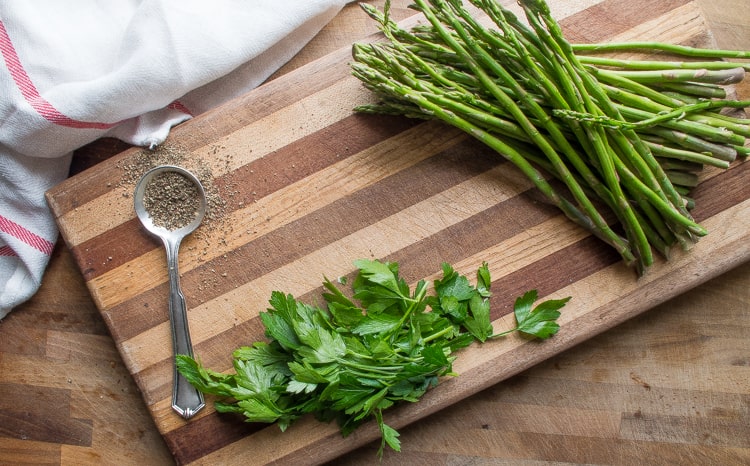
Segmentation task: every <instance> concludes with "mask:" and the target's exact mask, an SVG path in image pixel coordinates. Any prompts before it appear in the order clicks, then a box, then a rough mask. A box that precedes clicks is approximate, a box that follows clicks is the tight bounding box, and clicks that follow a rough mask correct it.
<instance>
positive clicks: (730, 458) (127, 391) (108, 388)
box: [0, 0, 750, 465]
mask: <svg viewBox="0 0 750 466" xmlns="http://www.w3.org/2000/svg"><path fill="white" fill-rule="evenodd" d="M560 1H562V0H560ZM745 1H746V0H713V1H711V0H698V3H699V4H700V5H701V7H702V8H703V9H704V12H705V14H706V17H707V19H708V21H709V23H710V27H711V30H712V32H713V33H714V35H715V37H716V41H717V45H718V46H719V47H722V48H734V49H743V50H750V11H748V9H747V8H746V5H745ZM371 3H374V4H376V5H382V3H383V2H382V1H374V2H371ZM408 3H409V1H406V0H394V1H393V8H394V15H400V16H401V17H404V16H406V15H408V14H410V13H409V12H408V11H407V10H405V6H406V5H407V4H408ZM372 30H373V25H372V23H371V22H369V21H368V20H366V19H365V18H364V16H363V15H362V14H361V13H360V12H359V10H358V8H357V7H356V5H349V6H347V7H346V8H345V9H344V10H343V11H342V12H341V14H340V15H339V16H338V17H337V18H335V19H334V20H333V21H332V22H331V24H330V25H329V26H328V27H326V29H324V30H323V31H322V32H321V34H319V36H318V37H317V38H316V39H315V40H314V41H313V42H312V43H310V44H309V45H308V46H307V47H306V48H305V49H304V50H303V51H302V52H301V53H300V54H299V55H298V56H297V57H295V59H294V60H293V61H292V62H290V63H289V64H288V65H287V66H285V67H284V68H283V69H282V70H280V71H279V74H282V73H285V72H288V71H290V70H292V69H294V68H296V67H298V66H300V65H302V64H304V63H307V62H309V61H311V60H314V59H315V58H318V57H320V56H323V55H325V54H327V53H329V52H330V51H333V50H336V49H338V48H340V47H342V46H346V45H348V44H349V43H351V41H352V40H355V39H357V38H359V37H362V36H364V35H366V34H367V33H369V32H372ZM738 91H739V94H740V97H743V98H745V99H748V98H750V84H749V83H744V84H743V85H741V86H740V88H739V90H738ZM124 148H125V146H124V145H123V144H121V143H119V142H116V141H113V140H103V141H98V142H97V143H94V144H92V145H90V146H88V147H86V148H84V149H82V150H80V151H79V152H78V153H77V154H76V157H75V160H74V166H73V171H74V172H77V171H81V170H83V169H85V168H87V167H90V166H92V165H93V164H95V163H97V162H99V161H101V160H103V159H105V158H107V157H108V156H110V155H112V154H115V153H117V152H120V151H121V150H123V149H124ZM748 285H750V264H745V265H743V266H740V267H738V268H736V269H734V270H732V271H730V272H728V273H726V274H724V275H722V276H720V277H718V278H716V279H713V280H711V281H710V282H708V283H705V284H703V285H701V286H699V287H697V288H695V289H693V290H691V291H689V292H687V293H685V294H683V295H681V296H679V297H677V298H675V299H672V300H670V301H668V302H666V303H664V304H662V305H660V306H658V307H656V308H654V309H652V310H650V311H648V312H646V313H644V314H643V315H641V316H639V317H637V318H635V319H632V320H630V321H628V322H626V323H624V324H622V325H619V326H617V327H616V328H614V329H612V330H610V331H608V332H606V333H604V334H601V335H599V336H597V337H594V338H593V339H590V340H588V341H586V342H584V343H582V344H580V345H578V346H576V347H575V348H573V349H571V350H568V351H566V352H564V353H562V354H560V355H558V356H555V357H553V358H551V359H549V360H547V361H545V362H544V363H542V364H540V365H538V366H535V367H533V368H532V369H530V370H527V371H525V372H523V373H521V374H519V375H517V376H514V377H513V378H511V379H509V380H507V381H505V382H503V383H500V384H498V385H496V386H493V387H491V388H489V389H487V390H485V391H482V392H481V393H479V394H477V395H475V396H473V397H471V398H469V399H467V400H465V401H463V402H461V403H459V404H457V405H454V406H453V407H450V408H447V409H444V410H442V411H440V412H439V413H437V414H435V415H432V416H430V417H428V418H426V419H424V420H421V421H419V422H417V423H415V424H413V425H411V426H409V427H407V428H404V429H402V430H401V440H402V446H403V451H402V452H401V453H400V454H387V455H386V456H385V458H384V460H383V463H384V464H398V463H402V462H408V464H490V463H491V464H496V463H499V462H509V463H512V464H519V463H526V464H531V463H539V462H542V463H547V462H549V463H558V462H559V463H563V462H569V463H594V464H626V463H630V464H689V463H693V464H748V463H750V339H748V338H747V337H746V334H747V330H750V286H748ZM743 330H745V331H743ZM377 447H378V445H375V444H373V445H368V446H365V447H363V448H360V449H359V450H356V451H354V452H352V453H350V454H348V455H346V456H345V457H343V458H340V459H339V460H337V461H336V464H352V465H354V464H370V463H372V462H373V460H374V454H375V450H376V449H377ZM172 462H173V460H172V457H171V455H170V454H169V452H168V450H167V448H166V446H165V444H164V441H163V440H162V438H161V436H160V435H159V433H158V432H157V430H156V427H155V425H154V422H153V420H152V419H151V417H150V416H149V414H148V412H147V410H146V407H145V406H144V404H143V401H142V399H141V395H140V393H139V392H138V390H137V388H136V385H135V383H134V382H133V380H132V378H131V376H130V374H129V373H128V371H127V369H126V368H125V367H124V365H123V363H122V360H121V358H120V355H119V354H118V352H117V350H116V349H115V346H114V343H113V341H112V339H111V337H110V336H109V334H108V331H107V328H106V326H105V324H104V322H103V321H102V318H101V316H100V314H99V312H98V311H97V309H96V306H95V305H94V303H93V301H92V300H91V298H90V296H89V293H88V290H87V288H86V287H85V285H84V281H83V279H82V277H81V274H80V271H79V269H78V267H77V266H76V264H75V262H74V260H73V257H72V255H71V253H70V252H69V251H68V250H67V248H66V247H65V246H64V245H63V244H58V246H57V248H56V249H55V252H54V254H53V257H52V260H51V262H50V266H49V270H48V272H47V274H46V275H45V277H44V282H43V284H42V287H41V289H40V291H39V292H38V293H37V295H35V296H34V297H33V298H32V299H31V300H30V301H29V302H27V303H25V304H24V305H22V306H21V307H19V308H18V309H16V310H14V311H13V312H12V313H11V314H10V315H9V316H8V317H7V318H5V319H4V320H2V321H0V464H71V465H72V464H76V465H78V464H141V465H151V464H154V465H160V464H171V463H172Z"/></svg>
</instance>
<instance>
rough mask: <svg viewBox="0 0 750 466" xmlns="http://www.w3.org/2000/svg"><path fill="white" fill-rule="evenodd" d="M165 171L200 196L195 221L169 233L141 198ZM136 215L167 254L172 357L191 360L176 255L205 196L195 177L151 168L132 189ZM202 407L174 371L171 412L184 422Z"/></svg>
mask: <svg viewBox="0 0 750 466" xmlns="http://www.w3.org/2000/svg"><path fill="white" fill-rule="evenodd" d="M165 172H175V173H178V174H180V175H182V176H184V177H185V178H187V179H188V180H190V181H192V182H193V183H195V186H196V187H197V188H198V193H199V195H200V199H199V201H200V202H199V206H198V210H197V213H196V215H195V218H194V219H193V220H192V221H191V222H189V223H187V224H185V225H182V226H180V227H179V228H176V229H173V230H170V229H167V228H166V227H162V226H158V225H155V224H154V219H153V218H152V216H151V215H150V214H149V212H148V211H147V210H146V207H145V206H144V203H143V201H144V197H145V193H146V188H147V186H148V185H149V183H150V182H151V181H152V180H153V179H154V177H156V176H157V175H159V174H162V173H165ZM133 198H134V200H135V213H136V215H137V216H138V219H140V221H141V223H142V224H143V226H144V227H145V228H146V230H148V231H149V233H151V234H153V235H154V236H156V237H158V238H160V239H161V240H162V242H163V243H164V247H165V248H166V253H167V268H168V270H169V321H170V323H171V326H172V346H173V349H174V354H175V355H177V354H186V355H188V356H190V357H193V345H192V343H191V342H190V330H189V328H188V320H187V307H186V305H185V296H184V295H183V294H182V289H181V288H180V274H179V270H178V252H179V248H180V242H181V241H182V239H183V238H184V237H185V236H187V235H188V234H190V233H192V232H193V231H194V230H195V229H196V228H198V225H200V223H201V221H202V220H203V216H204V215H205V213H206V194H205V191H204V190H203V186H202V185H201V183H200V181H199V180H198V178H196V177H195V175H193V174H192V173H190V172H189V171H187V170H185V169H184V168H180V167H176V166H172V165H161V166H158V167H155V168H152V169H151V170H149V171H148V172H146V173H145V174H144V175H143V177H142V178H141V179H140V181H138V184H136V186H135V194H134V196H133ZM203 406H205V402H204V401H203V394H202V393H201V392H199V391H198V390H196V389H195V387H193V386H192V385H190V383H189V382H188V381H187V380H186V379H185V378H184V377H183V376H182V374H180V373H179V372H178V371H177V367H176V366H175V368H174V378H173V386H172V409H174V410H175V411H177V413H178V414H179V415H180V416H182V417H183V418H185V419H190V418H191V417H193V415H195V414H196V413H197V412H198V411H200V409H201V408H203Z"/></svg>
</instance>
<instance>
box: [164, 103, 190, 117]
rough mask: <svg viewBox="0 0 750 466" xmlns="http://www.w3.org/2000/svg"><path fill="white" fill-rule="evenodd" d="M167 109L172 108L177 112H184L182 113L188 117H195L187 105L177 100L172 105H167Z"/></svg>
mask: <svg viewBox="0 0 750 466" xmlns="http://www.w3.org/2000/svg"><path fill="white" fill-rule="evenodd" d="M167 108H171V109H174V110H177V111H179V112H182V113H184V114H186V115H190V116H194V115H193V112H191V111H190V109H189V108H187V107H186V106H185V104H183V103H182V102H180V101H179V100H175V101H174V102H172V103H171V104H169V105H167Z"/></svg>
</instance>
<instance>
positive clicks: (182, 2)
mask: <svg viewBox="0 0 750 466" xmlns="http://www.w3.org/2000/svg"><path fill="white" fill-rule="evenodd" d="M345 3H347V0H253V1H246V0H213V1H211V2H206V1H204V0H118V1H114V2H113V1H106V0H76V1H73V2H61V1H59V0H35V1H33V2H30V1H27V0H3V1H2V2H0V54H1V56H2V61H0V319H2V318H3V317H5V316H6V315H7V313H8V312H9V311H10V310H11V309H13V308H14V307H15V306H17V305H18V304H20V303H22V302H24V301H26V300H28V299H29V298H30V297H31V296H32V295H33V294H34V293H35V292H36V291H37V289H38V288H39V285H40V282H41V279H42V275H43V274H44V270H45V268H46V266H47V264H48V262H49V258H50V254H51V252H52V250H53V247H54V244H55V242H56V240H57V235H58V231H57V227H56V224H55V222H54V218H53V216H52V214H51V212H50V211H49V209H48V207H47V204H46V201H45V199H44V193H45V191H46V190H48V189H49V188H51V187H53V186H54V185H55V184H57V183H59V182H60V181H62V180H63V179H64V178H66V177H67V174H68V170H69V168H70V161H71V154H72V151H74V150H75V149H77V148H79V147H81V146H83V145H85V144H87V143H89V142H91V141H94V140H95V139H98V138H100V137H103V136H108V137H116V138H119V139H121V140H123V141H126V142H128V143H131V144H135V145H139V146H150V147H154V146H157V145H159V144H160V143H162V142H163V141H164V140H165V139H166V137H167V134H168V132H169V130H170V128H171V127H172V126H174V125H176V124H178V123H180V122H182V121H185V120H187V119H189V118H191V117H192V116H194V115H197V114H199V113H202V112H204V111H205V110H208V109H210V108H213V107H215V106H217V105H219V104H221V103H223V102H225V101H227V100H229V99H231V98H233V97H235V96H238V95H240V94H242V93H244V92H247V91H248V90H250V89H252V88H253V87H256V86H258V85H259V84H260V83H262V82H263V81H264V80H265V79H266V78H267V77H268V76H270V75H271V74H272V73H273V72H274V71H276V70H277V69H278V68H279V67H280V66H281V65H283V64H284V63H285V62H286V61H288V60H289V59H290V58H291V57H292V56H293V55H294V54H295V53H297V52H298V51H299V49H301V48H302V46H304V45H305V44H306V43H307V42H308V41H309V40H310V39H311V38H312V37H313V36H314V35H315V34H316V33H317V32H318V31H319V30H320V29H321V28H322V27H323V26H324V25H325V24H326V23H327V22H328V21H330V20H331V19H332V18H333V16H335V15H336V14H337V13H338V11H339V10H340V9H341V8H342V7H343V5H344V4H345Z"/></svg>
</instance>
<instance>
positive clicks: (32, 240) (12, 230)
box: [0, 215, 55, 254]
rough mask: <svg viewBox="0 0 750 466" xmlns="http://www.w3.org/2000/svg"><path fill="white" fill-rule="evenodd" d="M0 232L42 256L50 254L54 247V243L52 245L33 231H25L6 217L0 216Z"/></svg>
mask: <svg viewBox="0 0 750 466" xmlns="http://www.w3.org/2000/svg"><path fill="white" fill-rule="evenodd" d="M0 231H4V232H5V233H8V234H9V235H11V236H13V237H14V238H17V239H19V240H20V241H23V242H24V243H26V244H28V245H29V246H31V247H33V248H35V249H38V250H39V251H41V252H43V253H44V254H52V250H53V249H54V247H55V243H53V242H52V241H48V240H46V239H44V238H42V237H41V236H39V235H37V234H36V233H34V232H33V231H29V230H27V229H26V228H24V227H23V226H21V225H19V224H17V223H16V222H14V221H12V220H10V219H8V218H6V217H3V216H2V215H0Z"/></svg>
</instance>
